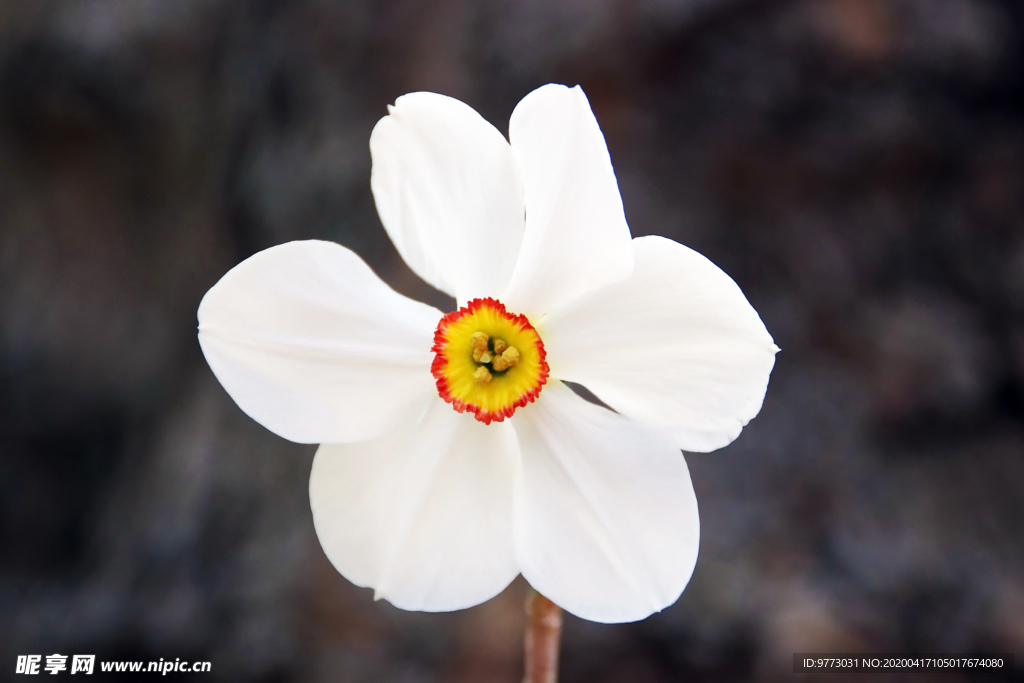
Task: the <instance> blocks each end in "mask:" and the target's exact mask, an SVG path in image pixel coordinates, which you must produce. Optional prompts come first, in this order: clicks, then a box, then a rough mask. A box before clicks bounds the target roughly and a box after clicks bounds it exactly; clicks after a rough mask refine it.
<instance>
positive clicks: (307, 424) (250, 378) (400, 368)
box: [199, 241, 441, 443]
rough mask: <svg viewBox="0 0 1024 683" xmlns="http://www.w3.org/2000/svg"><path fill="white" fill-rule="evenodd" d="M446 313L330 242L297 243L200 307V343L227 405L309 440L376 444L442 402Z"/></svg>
mask: <svg viewBox="0 0 1024 683" xmlns="http://www.w3.org/2000/svg"><path fill="white" fill-rule="evenodd" d="M440 318H441V312H440V311H438V310H437V309H435V308H432V307H430V306H427V305H424V304H421V303H419V302H416V301H413V300H412V299H407V298H405V297H404V296H402V295H400V294H398V293H396V292H394V291H393V290H391V289H390V288H389V287H388V286H387V285H386V284H384V283H383V282H381V280H380V279H379V278H377V276H376V275H374V274H373V271H371V270H370V268H369V267H368V266H367V265H366V264H365V263H363V261H362V260H361V259H360V258H359V257H358V256H356V255H355V254H354V253H352V252H351V251H349V250H348V249H346V248H345V247H342V246H340V245H337V244H333V243H331V242H320V241H307V242H290V243H288V244H282V245H279V246H276V247H272V248H270V249H267V250H266V251H261V252H260V253H258V254H256V255H254V256H252V257H250V258H248V259H246V260H245V261H243V262H242V263H240V264H238V265H237V266H235V267H234V268H232V269H231V270H230V271H228V273H227V274H226V275H225V276H224V277H223V278H221V280H220V282H218V283H217V284H216V285H214V286H213V287H212V288H211V289H210V291H209V292H207V293H206V296H205V297H203V301H202V303H201V304H200V305H199V344H200V345H201V346H202V348H203V353H204V354H205V355H206V360H207V362H208V363H209V364H210V368H211V369H212V370H213V373H214V374H215V375H216V376H217V379H218V380H220V383H221V384H222V385H224V388H225V389H226V390H227V392H228V394H230V395H231V398H233V399H234V400H235V402H236V403H237V404H238V405H239V407H240V408H241V409H242V410H244V411H245V412H246V413H247V414H248V415H249V416H250V417H252V418H253V419H254V420H256V421H257V422H259V423H260V424H262V425H263V426H264V427H266V428H267V429H269V430H270V431H272V432H274V433H275V434H278V435H280V436H283V437H284V438H286V439H290V440H292V441H298V442H301V443H322V442H325V441H331V442H347V441H358V440H362V439H369V438H372V437H374V436H377V435H379V434H382V433H383V432H384V431H386V430H388V429H390V428H391V427H392V426H394V425H395V424H397V423H399V422H401V421H402V420H405V419H409V418H410V417H411V416H412V415H413V414H414V413H416V412H417V411H419V410H420V409H421V407H422V405H423V404H424V402H425V401H426V400H427V399H428V398H429V397H430V396H431V395H432V394H434V395H436V390H435V387H434V380H433V378H432V377H431V375H430V363H431V359H432V354H431V352H430V349H431V346H432V345H433V333H434V329H435V328H436V326H437V323H438V321H439V320H440Z"/></svg>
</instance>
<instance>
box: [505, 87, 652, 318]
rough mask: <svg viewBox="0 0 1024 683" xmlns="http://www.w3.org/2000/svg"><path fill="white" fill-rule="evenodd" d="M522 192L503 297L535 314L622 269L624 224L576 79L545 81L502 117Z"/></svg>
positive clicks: (624, 273) (626, 260)
mask: <svg viewBox="0 0 1024 683" xmlns="http://www.w3.org/2000/svg"><path fill="white" fill-rule="evenodd" d="M509 139H510V140H511V141H512V151H513V152H514V154H515V157H516V161H517V162H518V164H519V170H520V173H521V175H522V178H523V188H524V191H525V193H526V233H525V235H524V237H523V248H522V252H521V254H520V256H519V262H518V263H517V264H516V269H515V271H514V272H513V274H512V280H511V282H510V283H509V287H508V291H507V292H506V294H505V296H504V298H503V299H502V301H503V302H504V303H505V305H506V306H508V307H509V310H514V311H517V312H520V313H525V314H526V315H527V316H536V317H539V316H540V315H541V314H543V313H545V312H547V311H548V310H550V309H551V308H553V307H554V306H556V305H558V304H560V303H564V302H566V301H569V300H570V299H572V298H573V297H576V296H578V295H580V294H583V293H584V292H588V291H590V290H592V289H595V288H597V287H600V286H602V285H605V284H607V283H609V282H617V281H619V280H623V279H625V278H626V277H628V276H629V273H630V272H631V270H632V268H633V254H632V252H631V251H630V249H629V226H628V225H626V217H625V215H624V214H623V211H622V198H621V197H620V196H619V185H618V182H617V181H616V180H615V172H614V171H613V170H612V163H611V159H610V158H609V156H608V147H607V146H606V145H605V142H604V135H602V133H601V129H600V128H599V127H598V125H597V120H596V119H595V118H594V114H593V112H592V111H590V103H589V102H588V101H587V97H586V95H584V94H583V91H582V90H581V89H580V87H579V86H576V87H575V88H572V89H570V88H566V87H565V86H564V85H553V84H552V85H545V86H544V87H542V88H538V89H537V90H534V91H533V92H532V93H530V94H529V95H527V96H526V97H525V98H523V101H522V102H520V103H519V105H518V106H516V109H515V111H514V112H513V113H512V121H511V123H510V124H509Z"/></svg>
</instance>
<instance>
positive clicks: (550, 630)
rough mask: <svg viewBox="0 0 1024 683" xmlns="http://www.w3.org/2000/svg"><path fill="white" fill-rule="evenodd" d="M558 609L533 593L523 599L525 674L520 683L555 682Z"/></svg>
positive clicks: (560, 625) (558, 635)
mask: <svg viewBox="0 0 1024 683" xmlns="http://www.w3.org/2000/svg"><path fill="white" fill-rule="evenodd" d="M561 639H562V608H561V607H559V606H558V605H556V604H555V603H553V602H551V601H550V600H548V599H547V598H545V597H544V596H543V595H541V594H540V593H538V592H537V591H535V590H532V589H531V590H530V594H529V596H527V598H526V637H525V641H524V643H523V644H524V649H525V655H526V675H525V676H524V677H523V683H557V682H558V649H559V645H560V642H561Z"/></svg>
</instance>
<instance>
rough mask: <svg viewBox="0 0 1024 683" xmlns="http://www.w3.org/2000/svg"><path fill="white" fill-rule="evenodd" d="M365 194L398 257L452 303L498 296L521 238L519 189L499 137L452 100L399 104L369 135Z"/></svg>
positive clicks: (429, 96) (414, 97) (425, 97)
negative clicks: (374, 204) (367, 190)
mask: <svg viewBox="0 0 1024 683" xmlns="http://www.w3.org/2000/svg"><path fill="white" fill-rule="evenodd" d="M370 154H371V156H372V157H373V172H372V174H371V176H370V186H371V187H372V189H373V197H374V199H375V200H376V202H377V212H378V213H379V214H380V218H381V222H382V223H384V228H385V229H386V230H387V232H388V235H390V236H391V240H392V241H393V242H394V243H395V247H397V249H398V252H399V253H400V254H401V255H402V258H404V259H405V262H406V263H408V264H409V267H410V268H412V269H413V270H414V271H415V272H416V274H417V275H419V276H420V277H422V278H423V279H424V280H426V281H427V282H429V283H430V284H432V285H433V286H435V287H437V288H438V289H440V290H442V291H445V292H447V293H448V294H451V295H452V296H454V297H455V298H456V299H458V301H459V304H460V305H462V304H463V303H465V302H466V301H468V300H469V299H472V298H475V297H483V296H498V295H500V294H501V293H502V292H503V291H504V289H505V286H506V284H507V283H508V279H509V277H510V276H511V274H512V268H513V267H514V266H515V262H516V257H517V256H518V254H519V245H520V243H521V242H522V238H523V189H522V184H521V183H520V180H519V175H518V171H517V169H516V166H515V163H514V162H513V160H512V150H511V149H510V148H509V145H508V142H507V141H506V140H505V137H504V136H503V135H502V134H501V133H500V132H498V130H497V129H496V128H495V127H494V126H492V125H491V124H489V123H487V121H485V120H484V119H483V118H482V117H481V116H480V115H479V114H477V113H476V111H474V110H473V109H472V108H471V107H469V106H468V105H466V104H463V103H462V102H459V101H458V100H456V99H452V98H451V97H445V96H444V95H436V94H434V93H422V92H421V93H412V94H410V95H405V96H403V97H399V98H398V100H397V101H396V102H395V105H394V106H393V107H391V108H390V114H389V115H388V116H385V117H384V118H382V119H381V120H380V121H379V122H378V123H377V126H376V127H375V128H374V129H373V134H372V135H370Z"/></svg>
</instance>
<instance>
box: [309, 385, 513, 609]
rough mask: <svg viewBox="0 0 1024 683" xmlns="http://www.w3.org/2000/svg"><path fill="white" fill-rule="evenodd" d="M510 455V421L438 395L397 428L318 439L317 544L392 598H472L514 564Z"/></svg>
mask: <svg viewBox="0 0 1024 683" xmlns="http://www.w3.org/2000/svg"><path fill="white" fill-rule="evenodd" d="M517 457H518V456H517V452H516V444H515V435H514V434H513V432H512V429H511V427H509V425H508V424H492V425H484V424H481V423H479V422H477V421H476V420H475V419H474V418H473V416H472V415H468V414H460V413H456V412H455V411H454V410H452V408H451V406H449V405H448V404H447V403H444V402H443V401H442V400H441V399H440V398H437V400H435V401H432V402H431V403H430V405H429V408H428V409H427V411H426V414H425V415H424V416H423V418H422V419H421V420H419V421H416V422H412V423H410V424H409V425H407V426H406V427H405V428H404V429H401V430H398V431H397V432H396V433H393V434H389V435H387V436H384V437H382V438H380V439H377V440H375V441H369V442H365V443H358V444H347V445H328V444H325V445H323V446H321V447H320V450H318V451H317V454H316V458H315V459H314V460H313V471H312V473H311V474H310V479H309V498H310V504H311V506H312V509H313V523H314V525H315V526H316V533H317V536H318V537H319V539H320V544H321V545H322V546H323V548H324V552H325V553H327V557H328V558H329V559H330V560H331V563H332V564H334V566H335V568H337V570H338V571H339V572H341V573H342V575H344V576H345V577H346V578H347V579H349V580H350V581H352V582H353V583H355V584H358V585H360V586H370V587H373V588H374V589H376V595H377V597H378V598H384V599H386V600H387V601H388V602H390V603H392V604H394V605H395V606H397V607H401V608H403V609H409V610H423V611H428V612H439V611H448V610H454V609H462V608H464V607H471V606H473V605H476V604H479V603H481V602H483V601H485V600H488V599H490V598H492V597H494V596H495V595H497V594H498V593H499V592H501V590H502V589H504V588H505V587H506V586H507V585H508V584H509V583H510V582H511V581H512V579H514V578H515V576H516V574H518V573H519V569H518V566H517V565H516V562H515V556H514V553H513V548H512V487H513V483H514V472H515V467H516V460H517Z"/></svg>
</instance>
